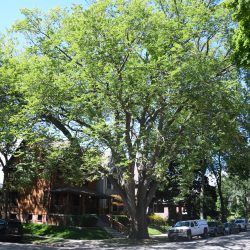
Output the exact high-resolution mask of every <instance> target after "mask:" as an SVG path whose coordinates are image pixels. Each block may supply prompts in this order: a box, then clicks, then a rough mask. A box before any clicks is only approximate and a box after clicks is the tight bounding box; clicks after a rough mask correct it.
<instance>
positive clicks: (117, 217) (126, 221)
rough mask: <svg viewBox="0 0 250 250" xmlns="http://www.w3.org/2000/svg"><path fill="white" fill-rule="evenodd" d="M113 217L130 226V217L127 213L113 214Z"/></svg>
mask: <svg viewBox="0 0 250 250" xmlns="http://www.w3.org/2000/svg"><path fill="white" fill-rule="evenodd" d="M112 218H113V219H114V220H115V221H117V222H119V223H121V224H123V225H124V226H125V227H127V226H129V219H128V216H127V215H112Z"/></svg>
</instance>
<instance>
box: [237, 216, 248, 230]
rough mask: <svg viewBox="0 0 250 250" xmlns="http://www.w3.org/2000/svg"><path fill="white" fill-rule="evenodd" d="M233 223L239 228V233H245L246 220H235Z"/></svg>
mask: <svg viewBox="0 0 250 250" xmlns="http://www.w3.org/2000/svg"><path fill="white" fill-rule="evenodd" d="M234 223H235V224H236V225H237V226H238V227H239V229H240V231H247V219H244V218H241V219H236V220H235V221H234Z"/></svg>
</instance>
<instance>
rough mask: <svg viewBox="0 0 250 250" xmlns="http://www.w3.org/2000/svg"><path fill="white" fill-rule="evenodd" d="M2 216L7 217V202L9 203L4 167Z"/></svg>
mask: <svg viewBox="0 0 250 250" xmlns="http://www.w3.org/2000/svg"><path fill="white" fill-rule="evenodd" d="M3 173H4V175H3V218H4V219H7V218H8V204H9V199H8V198H9V192H8V185H7V173H6V171H5V169H4V170H3Z"/></svg>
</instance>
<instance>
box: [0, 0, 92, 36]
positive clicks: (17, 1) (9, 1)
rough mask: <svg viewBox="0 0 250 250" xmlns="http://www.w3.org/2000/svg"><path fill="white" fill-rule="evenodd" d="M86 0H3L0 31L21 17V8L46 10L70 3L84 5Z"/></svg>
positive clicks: (0, 8) (68, 5)
mask: <svg viewBox="0 0 250 250" xmlns="http://www.w3.org/2000/svg"><path fill="white" fill-rule="evenodd" d="M87 2H88V0H5V1H1V7H0V32H1V33H4V32H5V31H6V29H7V28H10V26H11V25H12V24H13V23H15V21H16V20H21V19H23V16H22V15H21V13H20V9H21V8H39V9H41V10H42V11H47V10H49V9H51V8H53V7H55V6H61V7H63V8H64V7H70V6H71V5H72V4H82V5H84V6H86V3H87Z"/></svg>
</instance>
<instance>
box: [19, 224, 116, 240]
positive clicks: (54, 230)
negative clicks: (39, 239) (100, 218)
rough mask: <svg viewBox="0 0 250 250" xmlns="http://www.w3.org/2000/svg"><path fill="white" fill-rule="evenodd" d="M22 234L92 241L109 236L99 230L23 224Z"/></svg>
mask: <svg viewBox="0 0 250 250" xmlns="http://www.w3.org/2000/svg"><path fill="white" fill-rule="evenodd" d="M23 228H24V234H31V235H34V236H45V237H51V238H63V239H78V240H94V239H109V238H111V236H110V235H109V234H108V233H107V232H106V231H104V230H103V229H101V228H75V227H65V226H54V225H46V224H32V223H29V224H23Z"/></svg>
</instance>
